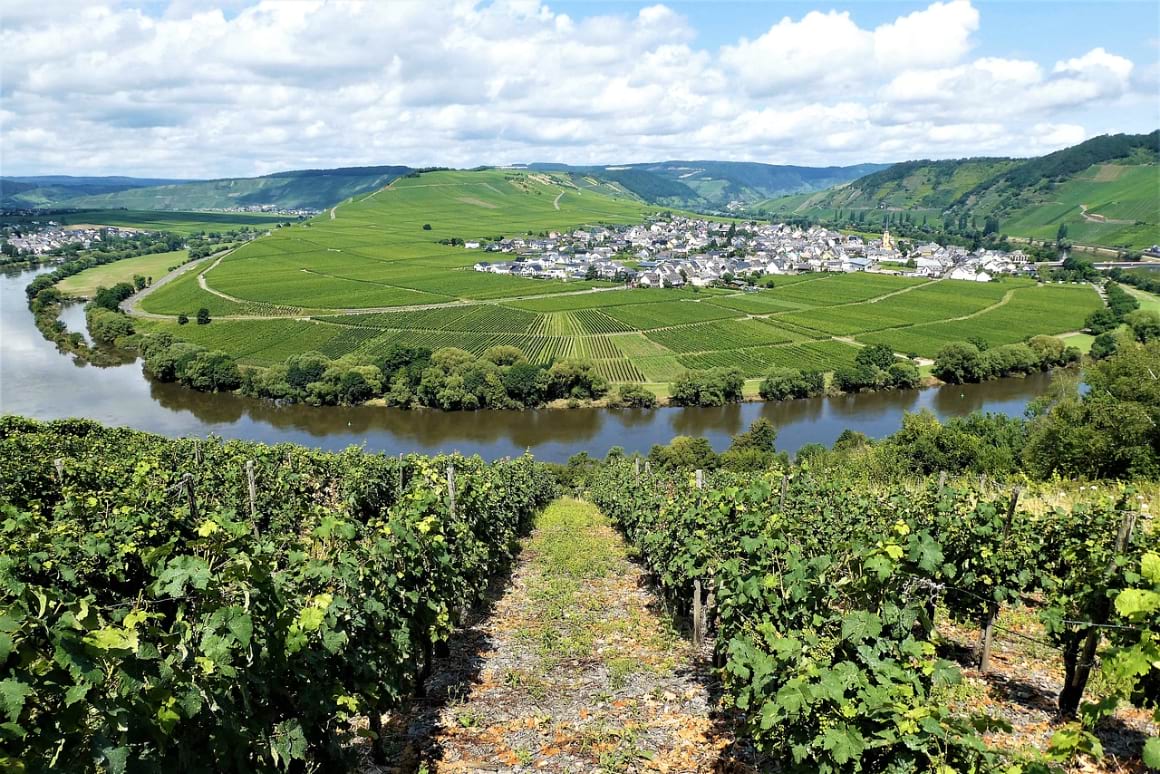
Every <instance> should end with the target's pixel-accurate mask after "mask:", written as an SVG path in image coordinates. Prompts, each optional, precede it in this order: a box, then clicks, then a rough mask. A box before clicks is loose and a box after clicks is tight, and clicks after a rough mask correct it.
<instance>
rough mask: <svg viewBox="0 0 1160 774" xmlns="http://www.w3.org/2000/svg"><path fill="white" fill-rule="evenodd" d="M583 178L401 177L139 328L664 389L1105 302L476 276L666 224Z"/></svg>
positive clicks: (915, 345) (153, 306) (258, 242)
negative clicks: (501, 361) (580, 375)
mask: <svg viewBox="0 0 1160 774" xmlns="http://www.w3.org/2000/svg"><path fill="white" fill-rule="evenodd" d="M577 174H578V173H575V172H537V171H530V170H519V169H481V170H472V171H451V170H442V171H436V172H430V173H423V174H420V173H410V174H407V175H404V176H403V177H401V178H399V179H398V180H396V181H394V182H393V183H392V184H391V185H390V186H387V187H385V188H382V189H380V190H378V191H376V192H374V193H371V194H367V195H363V196H357V197H355V198H354V199H352V200H349V201H344V202H342V203H341V204H339V205H337V206H336V207H334V208H333V209H330V210H329V211H327V212H324V213H322V214H320V215H318V216H316V217H314V218H312V219H310V220H308V221H304V222H296V223H294V224H293V225H290V226H286V227H282V228H277V229H272V230H271V231H270V233H268V234H266V235H264V236H261V237H259V238H258V239H255V240H254V241H252V242H248V243H246V244H245V245H243V246H242V247H239V248H238V249H237V250H234V251H233V252H231V253H229V254H228V255H225V256H221V257H218V258H210V259H206V260H205V261H203V262H202V263H201V264H199V265H198V267H197V269H196V271H188V272H186V273H184V274H182V275H181V276H179V277H177V278H176V279H174V280H173V281H172V282H169V283H166V284H163V285H161V284H159V285H157V286H154V287H155V290H154V289H151V290H149V291H147V292H146V293H145V294H144V295H143V296H142V297H140V298H139V299H138V301H137V302H136V303H137V307H136V309H135V310H134V311H135V313H138V314H139V316H137V317H135V318H134V324H135V325H136V326H137V328H138V330H148V331H152V332H164V333H169V334H171V335H172V336H174V338H175V339H180V340H184V341H189V342H192V343H196V344H199V345H201V346H205V347H207V348H209V349H213V350H222V351H224V352H226V353H228V354H229V355H231V356H232V357H235V358H237V359H238V360H239V361H240V362H242V363H243V364H244V365H247V366H258V367H271V366H277V365H279V364H281V363H283V362H284V361H285V360H286V358H287V357H289V356H291V355H295V354H300V353H303V352H307V351H317V352H321V353H323V354H324V355H326V356H327V357H330V358H340V357H346V356H351V357H353V358H356V359H363V360H369V361H374V360H375V359H376V358H381V357H384V356H386V355H388V354H389V353H391V352H392V351H394V350H395V348H396V347H398V346H410V347H416V346H418V347H426V348H429V349H432V350H435V349H440V348H443V347H454V348H458V349H462V350H466V352H467V353H470V354H471V355H472V356H476V357H478V356H481V355H482V354H483V353H485V352H487V351H488V350H489V349H491V348H492V347H495V346H511V347H516V348H517V349H519V350H520V351H521V352H522V353H523V354H524V356H525V357H526V358H527V359H528V361H529V362H532V363H541V364H548V363H551V362H554V361H557V360H562V359H570V358H579V359H582V360H586V361H590V362H591V363H592V367H593V368H594V369H595V370H596V372H597V373H599V374H601V375H602V376H604V377H605V378H606V379H608V380H609V381H613V382H647V383H651V384H653V385H654V386H657V388H658V389H665V387H664V385H667V384H668V383H669V382H671V381H672V380H673V379H675V378H676V377H677V376H679V375H680V374H681V373H683V372H684V371H686V370H693V371H702V370H706V369H711V368H718V367H724V368H737V369H739V370H740V371H741V372H742V373H743V374H744V375H745V376H746V377H749V378H758V377H760V376H762V375H763V374H765V373H767V372H768V371H769V369H770V368H772V367H774V366H787V367H795V368H818V369H821V370H827V371H828V370H833V369H834V368H837V367H838V366H842V365H849V364H850V363H852V362H853V361H854V357H855V355H856V353H857V347H856V345H853V344H851V343H849V342H848V341H841V340H835V337H846V338H854V339H856V340H857V341H859V342H864V343H887V344H890V345H892V346H893V345H894V344H895V343H897V344H898V345H899V346H903V342H905V344H904V349H902V350H901V351H905V352H910V351H913V352H917V353H920V354H922V355H923V356H925V357H929V356H932V355H933V354H935V353H937V351H938V349H939V348H940V347H941V346H942V345H943V344H945V343H947V342H948V341H959V340H962V339H964V338H966V337H967V336H970V335H980V336H986V337H987V340H988V341H990V342H992V343H994V344H996V345H997V344H1008V343H1014V342H1017V341H1020V340H1022V338H1023V337H1025V336H1026V335H1027V334H1028V333H1029V332H1032V331H1034V332H1041V333H1060V332H1064V331H1071V330H1076V329H1077V328H1079V327H1081V326H1082V325H1083V320H1084V318H1085V317H1086V315H1087V314H1088V313H1090V312H1091V311H1092V310H1093V309H1095V308H1097V307H1098V305H1099V304H1100V303H1101V302H1100V299H1099V297H1098V296H1097V295H1096V293H1095V291H1094V290H1092V289H1091V288H1090V287H1086V286H1084V287H1074V288H1073V287H1064V286H1058V287H1046V288H1039V287H1036V286H1035V285H1034V283H1033V282H1031V281H1028V280H1023V279H1012V280H1009V281H1005V282H995V283H977V282H967V281H955V280H947V281H945V282H943V281H939V282H932V281H929V280H925V279H922V278H913V277H897V276H892V275H883V274H870V273H864V272H857V273H854V274H841V273H832V274H823V273H819V274H803V275H800V276H793V277H788V276H783V277H778V278H777V283H776V287H774V288H772V289H764V290H760V291H743V290H736V289H732V290H730V289H724V288H693V289H687V288H632V289H629V288H627V287H625V286H623V285H617V284H614V283H610V282H602V281H597V280H580V279H573V280H568V281H561V280H550V279H531V278H528V277H521V276H515V275H512V274H504V273H493V272H488V271H475V270H474V267H475V264H476V262H479V261H488V262H496V261H506V260H510V259H511V258H512V257H514V256H513V255H511V254H504V253H491V252H486V251H483V250H478V249H474V248H468V247H467V246H466V244H465V242H467V241H475V240H483V241H486V240H490V239H495V238H497V237H499V236H502V235H507V236H508V237H517V236H521V237H526V236H530V235H533V234H538V235H541V236H547V235H548V234H549V233H550V232H551V231H568V230H571V229H574V228H577V227H582V226H586V225H595V224H617V223H619V224H634V223H640V222H641V221H642V220H643V219H644V218H645V217H646V216H647V215H648V214H649V213H650V212H655V211H656V210H657V209H658V208H657V207H655V206H651V205H648V204H645V203H642V202H640V201H638V200H636V199H631V198H628V197H625V196H623V195H621V196H619V197H618V196H612V195H608V194H606V193H605V191H614V190H616V188H617V184H615V183H612V182H609V181H601V180H600V179H599V178H597V177H595V176H591V175H585V176H580V177H577ZM578 180H579V181H580V182H579V183H578V182H577V181H578ZM580 183H583V185H580ZM201 308H205V309H206V311H207V312H208V313H209V314H210V315H211V316H212V317H213V323H212V324H211V325H181V324H180V322H179V320H178V319H177V318H178V315H182V314H185V315H187V316H189V317H192V316H193V315H194V314H195V313H196V312H197V310H199V309H201ZM456 356H457V357H463V356H464V353H459V354H457V355H456Z"/></svg>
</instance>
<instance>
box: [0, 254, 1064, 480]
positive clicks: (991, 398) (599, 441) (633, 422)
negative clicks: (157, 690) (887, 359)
mask: <svg viewBox="0 0 1160 774" xmlns="http://www.w3.org/2000/svg"><path fill="white" fill-rule="evenodd" d="M36 273H37V272H36V271H35V270H26V271H24V272H16V273H13V272H9V273H5V274H0V328H2V329H3V330H4V336H3V337H0V373H3V375H4V378H3V379H0V412H3V413H12V414H20V415H24V416H28V417H33V418H37V419H43V420H49V419H61V418H66V417H85V418H89V419H94V420H97V421H100V422H102V423H104V424H107V425H113V426H127V427H132V428H135V429H139V430H146V431H150V432H155V433H160V434H162V435H166V436H170V437H178V436H197V437H206V436H207V435H211V434H212V435H218V436H221V437H224V438H229V439H240V440H252V441H261V442H265V443H280V442H291V443H298V444H301V445H304V446H309V447H314V448H320V449H327V450H340V449H343V448H346V447H348V446H351V445H356V446H362V447H364V448H366V449H368V450H371V451H382V452H386V453H389V454H398V453H399V452H422V453H430V454H435V453H440V452H451V451H460V452H463V453H466V454H480V455H482V456H484V457H486V458H488V459H495V458H498V457H503V456H514V455H519V454H521V453H523V452H524V451H525V450H532V451H533V452H534V453H535V454H536V456H537V457H538V458H540V459H543V460H546V461H551V462H563V461H565V460H567V459H568V457H570V456H572V455H573V454H575V453H577V452H587V453H589V454H592V455H594V456H603V455H604V454H605V453H606V452H607V451H608V450H609V449H610V448H612V447H617V446H618V447H621V448H624V449H625V450H626V451H628V452H633V451H640V452H642V453H647V452H648V450H649V449H650V448H651V447H652V446H653V445H654V444H667V443H668V442H669V441H671V440H672V438H673V437H674V436H676V435H692V436H701V437H705V438H707V439H708V440H709V442H710V443H711V444H712V445H713V447H714V448H716V449H719V450H720V449H724V448H725V447H727V446H728V445H729V442H730V438H731V436H732V435H734V434H736V433H738V432H741V431H742V430H744V429H745V428H746V427H748V426H749V425H750V424H751V423H752V422H753V421H755V420H756V419H758V418H765V419H767V420H769V421H770V422H771V423H773V424H774V425H775V426H776V427H777V428H778V430H779V438H778V448H779V449H781V450H784V451H788V452H789V453H791V454H793V453H795V452H796V451H797V449H799V448H800V447H802V446H803V445H805V444H810V443H823V444H826V445H829V444H832V443H833V442H834V441H835V440H836V439H837V438H838V436H839V435H840V434H841V433H842V431H843V430H845V429H847V428H848V429H851V430H854V431H857V432H860V433H864V434H866V435H867V436H869V437H871V438H880V437H883V436H886V435H889V434H890V433H893V432H895V431H897V430H898V428H899V426H900V424H901V421H902V417H903V415H904V413H906V412H914V411H921V410H928V411H931V412H932V413H934V414H935V415H936V416H938V417H939V418H940V419H944V420H945V419H948V418H950V417H955V416H963V415H966V414H969V413H970V412H972V411H975V410H982V411H989V412H996V413H1002V414H1008V415H1011V416H1021V415H1022V414H1023V412H1024V410H1025V408H1026V406H1027V404H1028V403H1029V402H1030V401H1031V400H1033V399H1034V398H1035V397H1036V396H1037V395H1040V394H1043V393H1044V392H1046V391H1047V390H1048V389H1049V385H1050V383H1051V379H1052V377H1051V375H1049V374H1035V375H1032V376H1030V377H1027V378H1025V379H1001V380H998V381H994V382H988V383H984V384H975V385H964V386H961V387H960V386H944V387H935V388H931V389H925V390H905V391H890V392H878V393H862V394H859V395H846V396H840V397H818V398H809V399H804V400H791V401H786V402H783V403H763V402H746V403H739V404H730V405H728V406H721V407H715V408H680V407H672V406H668V407H661V408H657V409H653V410H642V409H609V408H576V409H570V410H567V411H552V410H541V409H535V410H528V411H490V410H484V411H474V412H443V411H403V410H399V409H390V408H383V407H377V406H366V405H364V406H354V407H326V408H315V407H312V406H307V405H293V406H284V405H277V404H275V403H272V402H270V401H264V400H255V399H251V398H246V397H244V396H241V395H236V394H225V393H218V394H213V393H201V392H196V391H194V390H189V389H185V388H183V387H180V386H179V385H176V384H166V383H162V382H158V381H155V380H153V379H150V378H149V377H148V376H147V375H146V374H144V373H143V372H142V368H141V365H140V363H136V362H133V363H129V364H115V365H111V366H108V367H94V366H91V365H89V364H87V363H84V362H80V361H77V360H75V359H74V358H73V357H72V356H71V355H69V354H67V353H62V352H60V351H58V350H57V348H56V347H55V345H54V344H53V343H52V342H50V341H47V340H45V338H44V336H43V335H42V334H41V333H40V331H38V330H37V329H36V327H35V325H34V324H33V319H32V315H31V314H30V313H29V310H28V307H27V303H26V299H25V295H24V288H25V287H26V286H27V285H28V283H29V282H30V281H31V279H32V278H33V277H34V276H35V274H36Z"/></svg>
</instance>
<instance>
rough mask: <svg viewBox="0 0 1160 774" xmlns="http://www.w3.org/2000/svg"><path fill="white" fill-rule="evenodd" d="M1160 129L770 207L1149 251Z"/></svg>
mask: <svg viewBox="0 0 1160 774" xmlns="http://www.w3.org/2000/svg"><path fill="white" fill-rule="evenodd" d="M1158 160H1160V132H1153V133H1151V134H1147V135H1111V136H1104V137H1096V138H1093V139H1091V140H1088V141H1086V142H1083V143H1080V144H1079V145H1076V146H1074V147H1071V148H1066V149H1064V150H1061V151H1057V152H1055V153H1051V154H1048V155H1046V156H1042V157H1037V158H1031V159H1001V158H973V159H955V160H947V161H927V160H923V161H908V162H904V163H902V164H896V165H894V166H893V167H890V168H889V169H886V170H883V171H881V172H877V173H874V174H871V175H868V176H866V177H864V178H861V179H859V180H856V181H854V182H851V183H848V184H845V185H839V186H835V187H833V188H830V189H828V190H825V191H822V192H819V193H816V194H809V195H798V196H791V197H781V198H777V199H772V200H769V201H764V202H761V203H760V204H757V205H756V206H755V207H754V211H756V212H760V213H762V214H765V215H769V216H774V217H776V216H791V215H797V216H805V217H809V218H814V219H820V220H827V219H834V218H836V217H838V216H839V214H840V213H843V212H844V213H845V214H847V215H850V214H852V213H857V212H866V211H887V212H903V213H908V214H909V216H910V218H911V220H912V221H913V220H914V217H915V216H921V217H922V218H930V219H931V220H932V221H936V220H938V219H943V218H946V219H949V220H951V221H958V222H970V223H977V224H983V223H984V222H985V221H986V220H987V219H988V218H996V219H998V223H999V229H1000V232H1001V233H1004V234H1008V235H1010V236H1016V237H1025V238H1035V239H1053V238H1055V236H1056V235H1057V233H1058V231H1059V227H1060V225H1061V224H1064V225H1066V226H1067V236H1068V238H1069V239H1071V240H1072V241H1075V242H1078V243H1080V244H1093V245H1103V246H1110V247H1125V248H1133V249H1139V248H1142V247H1147V246H1149V245H1151V244H1154V243H1156V242H1157V241H1160V166H1158V164H1157V162H1158Z"/></svg>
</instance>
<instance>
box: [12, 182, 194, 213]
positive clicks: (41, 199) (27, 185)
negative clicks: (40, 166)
mask: <svg viewBox="0 0 1160 774" xmlns="http://www.w3.org/2000/svg"><path fill="white" fill-rule="evenodd" d="M184 182H186V181H185V180H171V179H159V178H145V177H74V176H72V175H30V176H19V175H12V176H8V177H0V207H18V208H36V207H46V206H51V205H53V204H55V203H56V202H59V201H63V200H65V199H72V198H76V197H78V196H90V195H99V194H108V193H118V192H120V191H128V190H131V189H133V188H145V187H147V186H156V185H173V184H177V183H184Z"/></svg>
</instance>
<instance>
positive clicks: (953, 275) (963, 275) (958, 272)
mask: <svg viewBox="0 0 1160 774" xmlns="http://www.w3.org/2000/svg"><path fill="white" fill-rule="evenodd" d="M947 279H953V280H970V281H972V282H990V281H991V275H990V274H988V273H987V272H985V271H982V270H981V269H980V270H979V271H976V270H975V267H974V266H956V267H955V268H954V269H952V270H951V272H950V274H948V275H947Z"/></svg>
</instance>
